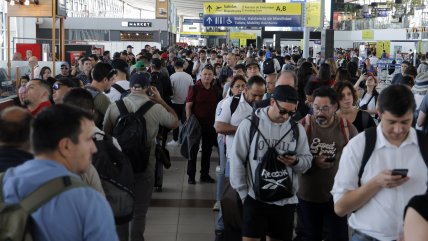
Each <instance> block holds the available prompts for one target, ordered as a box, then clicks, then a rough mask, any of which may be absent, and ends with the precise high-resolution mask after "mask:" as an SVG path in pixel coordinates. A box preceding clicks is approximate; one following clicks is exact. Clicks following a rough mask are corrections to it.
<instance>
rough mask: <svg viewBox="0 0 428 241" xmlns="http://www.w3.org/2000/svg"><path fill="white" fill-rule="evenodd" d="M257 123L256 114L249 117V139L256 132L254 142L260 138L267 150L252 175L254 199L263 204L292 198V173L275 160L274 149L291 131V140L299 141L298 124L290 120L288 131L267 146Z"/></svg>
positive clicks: (293, 192) (275, 153)
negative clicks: (271, 144) (273, 143)
mask: <svg viewBox="0 0 428 241" xmlns="http://www.w3.org/2000/svg"><path fill="white" fill-rule="evenodd" d="M259 121H260V119H259V117H257V116H256V114H255V113H253V114H252V115H251V127H250V138H251V137H252V136H254V135H255V133H256V132H258V133H259V135H258V136H257V140H256V141H258V138H259V136H261V137H262V139H263V140H264V141H265V143H266V144H267V145H268V150H267V151H266V152H265V154H264V155H263V157H262V158H261V160H260V162H259V164H258V165H257V167H256V170H255V174H254V180H253V190H254V194H255V196H256V199H257V200H260V201H263V202H275V201H279V200H282V199H285V198H290V197H293V196H294V194H295V191H296V190H293V173H289V172H288V169H287V166H286V165H285V164H284V163H282V162H280V161H278V160H277V157H278V155H279V154H278V152H277V151H276V149H275V148H276V146H277V145H278V144H279V143H281V141H282V140H283V139H284V138H285V137H286V136H287V135H288V134H289V133H290V132H291V131H293V139H295V140H296V142H297V140H298V139H299V129H298V128H299V127H298V123H297V122H295V121H293V120H292V119H290V124H291V128H290V130H288V131H287V132H286V133H285V134H284V135H283V136H282V137H281V138H280V139H279V140H278V142H277V143H276V144H275V145H273V146H269V142H268V140H267V139H266V137H265V136H264V135H263V134H262V133H261V132H260V130H259V128H258V125H259ZM251 139H252V138H251ZM251 139H250V140H251ZM251 141H252V140H251ZM250 145H251V142H250ZM296 149H297V144H296ZM294 151H296V150H294ZM256 159H257V145H255V148H254V157H253V160H256ZM249 167H250V172H252V171H251V164H249ZM250 176H251V175H250Z"/></svg>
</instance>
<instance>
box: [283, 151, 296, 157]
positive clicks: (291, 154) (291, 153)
mask: <svg viewBox="0 0 428 241" xmlns="http://www.w3.org/2000/svg"><path fill="white" fill-rule="evenodd" d="M282 155H283V156H295V155H297V153H296V152H295V151H286V152H285V153H284V154H282Z"/></svg>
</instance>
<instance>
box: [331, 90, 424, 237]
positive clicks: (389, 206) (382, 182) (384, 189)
mask: <svg viewBox="0 0 428 241" xmlns="http://www.w3.org/2000/svg"><path fill="white" fill-rule="evenodd" d="M415 108H416V104H415V99H414V96H413V94H412V92H411V91H410V90H409V89H408V88H407V87H405V86H403V85H391V86H389V87H387V88H385V89H384V90H383V91H382V92H381V94H380V96H379V99H378V106H377V111H378V114H379V116H380V118H381V122H380V124H379V125H378V126H377V127H376V128H372V129H367V130H366V131H365V132H364V133H360V134H359V135H357V136H355V137H354V138H353V139H352V140H351V141H350V142H349V143H348V145H347V146H346V147H345V148H344V150H343V153H342V157H341V160H340V163H339V170H338V172H337V174H336V177H335V181H334V185H333V190H332V191H331V193H332V194H333V197H334V202H335V205H334V210H335V212H336V213H337V215H339V216H346V215H350V218H349V221H348V222H349V226H350V227H352V229H354V234H353V237H352V240H355V241H361V240H398V239H399V238H401V236H402V234H403V211H404V208H405V206H406V205H407V203H408V202H409V200H410V199H411V198H412V197H413V196H415V195H420V194H423V193H425V191H426V190H427V180H428V176H427V170H428V169H427V165H426V163H427V161H428V158H427V156H428V155H426V153H427V149H428V148H427V143H428V140H427V138H426V136H424V135H423V134H421V133H417V132H416V130H415V129H414V128H412V121H413V112H414V111H415ZM370 147H371V148H370ZM421 151H422V152H421Z"/></svg>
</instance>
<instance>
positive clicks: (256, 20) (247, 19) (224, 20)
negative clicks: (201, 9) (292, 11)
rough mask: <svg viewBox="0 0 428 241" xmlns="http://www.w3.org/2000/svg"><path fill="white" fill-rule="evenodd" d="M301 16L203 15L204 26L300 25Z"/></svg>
mask: <svg viewBox="0 0 428 241" xmlns="http://www.w3.org/2000/svg"><path fill="white" fill-rule="evenodd" d="M301 25H302V16H300V15H299V16H272V15H271V16H262V15H259V16H256V15H238V16H229V15H204V26H226V27H239V26H246V27H300V26H301Z"/></svg>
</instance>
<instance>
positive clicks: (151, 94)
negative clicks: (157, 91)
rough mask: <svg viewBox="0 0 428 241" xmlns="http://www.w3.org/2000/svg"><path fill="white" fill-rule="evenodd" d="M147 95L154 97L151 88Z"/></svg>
mask: <svg viewBox="0 0 428 241" xmlns="http://www.w3.org/2000/svg"><path fill="white" fill-rule="evenodd" d="M147 95H148V96H150V97H152V96H153V95H154V94H153V92H152V90H151V88H149V89H148V90H147Z"/></svg>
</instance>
